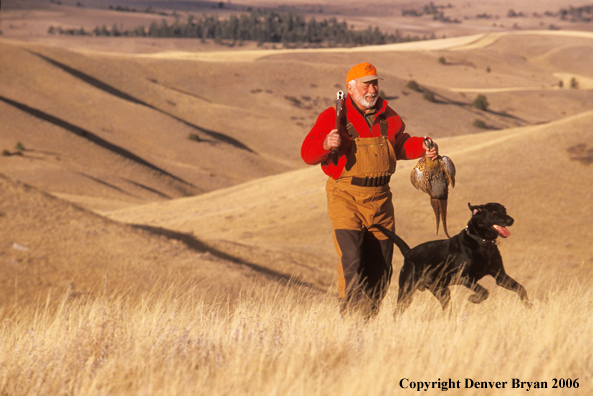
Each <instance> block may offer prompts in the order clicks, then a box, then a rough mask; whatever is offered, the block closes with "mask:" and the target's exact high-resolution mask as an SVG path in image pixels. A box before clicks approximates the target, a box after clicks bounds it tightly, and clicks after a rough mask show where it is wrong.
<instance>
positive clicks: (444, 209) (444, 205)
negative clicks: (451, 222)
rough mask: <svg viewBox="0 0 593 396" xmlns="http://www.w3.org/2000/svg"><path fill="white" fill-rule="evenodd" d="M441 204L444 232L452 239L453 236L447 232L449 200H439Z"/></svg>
mask: <svg viewBox="0 0 593 396" xmlns="http://www.w3.org/2000/svg"><path fill="white" fill-rule="evenodd" d="M439 204H440V213H441V218H442V220H443V230H444V231H445V235H447V237H448V238H451V236H450V235H449V232H448V231H447V200H446V199H441V200H439Z"/></svg>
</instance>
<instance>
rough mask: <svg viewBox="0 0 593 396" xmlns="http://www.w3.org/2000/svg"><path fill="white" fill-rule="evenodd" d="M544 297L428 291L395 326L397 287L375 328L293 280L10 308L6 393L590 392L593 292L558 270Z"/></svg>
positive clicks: (3, 375) (0, 350)
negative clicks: (237, 289) (230, 291)
mask: <svg viewBox="0 0 593 396" xmlns="http://www.w3.org/2000/svg"><path fill="white" fill-rule="evenodd" d="M181 286H182V287H181ZM394 288H395V287H394ZM532 288H533V286H532ZM536 289H538V290H537V291H536V294H537V295H538V296H541V298H538V299H535V300H534V306H533V308H532V309H526V308H525V307H524V306H523V305H522V304H521V303H519V299H518V298H517V296H516V295H515V294H514V293H512V292H509V291H506V290H504V289H501V288H496V287H494V288H493V287H490V290H491V295H490V298H489V299H488V300H486V301H485V302H484V303H482V304H480V305H472V304H471V303H468V302H467V296H468V295H469V291H467V289H464V288H461V287H454V288H453V299H452V309H451V312H450V313H443V311H442V310H441V309H440V305H439V304H438V302H437V301H436V299H434V297H432V296H431V295H429V293H428V292H424V293H418V294H417V295H416V298H415V300H414V302H413V303H412V306H411V307H410V309H409V310H408V311H407V312H406V313H405V314H404V315H403V316H402V317H400V318H399V319H398V320H394V318H393V316H392V312H393V308H394V303H395V301H394V299H395V295H396V293H395V292H394V290H391V292H390V293H389V295H388V297H387V299H386V301H385V303H384V305H383V307H382V310H381V312H380V314H379V315H378V316H377V317H376V318H374V319H373V320H370V321H368V322H365V321H364V320H362V319H361V318H359V317H357V316H348V317H341V316H340V315H339V312H338V311H339V310H338V304H337V300H336V299H335V295H334V294H333V293H328V294H319V293H313V292H311V291H306V290H304V289H303V288H301V287H299V286H291V285H288V286H287V285H277V286H274V287H269V288H255V287H254V288H251V289H249V290H245V291H244V292H243V293H242V294H241V296H240V297H239V298H238V299H237V300H236V301H227V300H226V299H225V298H224V297H220V298H214V297H212V296H214V295H216V285H214V284H210V285H207V284H200V285H195V286H192V287H190V288H189V289H188V288H187V285H175V284H172V285H171V286H170V287H169V288H165V289H159V290H154V291H152V292H150V293H147V294H145V295H143V296H139V297H131V296H130V294H127V295H126V294H122V293H118V292H109V291H105V292H104V293H103V295H101V296H97V297H94V298H91V297H88V298H85V297H84V296H79V297H77V298H72V297H71V296H67V295H65V296H62V297H59V296H58V297H52V296H48V297H47V300H46V301H45V302H44V303H41V304H39V305H38V306H37V307H34V306H31V307H28V308H22V309H20V310H19V311H18V312H16V313H8V311H5V312H4V314H3V322H2V329H1V331H0V362H1V365H0V394H2V395H66V394H67V395H341V396H343V395H391V394H408V393H409V394H415V393H416V392H417V388H418V387H420V388H421V389H424V388H426V387H427V386H428V388H429V389H428V391H429V393H432V394H434V393H435V392H440V391H441V390H445V389H447V388H450V385H452V384H454V385H455V389H453V388H452V387H451V388H450V389H449V390H452V391H454V392H455V393H456V394H458V393H463V394H476V395H488V394H516V393H519V392H521V394H523V392H525V391H526V390H527V384H526V383H524V384H523V388H521V387H519V388H517V387H516V386H517V383H516V382H515V383H513V381H517V380H519V381H523V382H526V381H529V382H532V384H531V388H530V391H531V393H530V394H533V392H534V391H535V392H536V394H545V395H557V394H567V395H583V394H591V390H593V387H592V383H591V377H592V373H593V343H592V342H591V339H592V335H593V333H592V329H593V292H592V290H591V288H590V285H587V284H583V283H581V281H579V280H578V279H576V278H575V279H574V280H563V281H562V282H558V280H557V279H554V278H553V274H552V275H550V276H548V277H547V278H546V279H542V280H539V283H538V284H537V285H536ZM178 290H184V291H182V292H180V291H178ZM514 379H516V380H514ZM554 379H556V382H555V381H554ZM560 379H563V381H560ZM568 379H570V387H568V384H569V381H568ZM470 380H471V381H470ZM457 381H459V382H457ZM472 381H473V382H472ZM534 381H538V383H537V384H535V383H533V382H534ZM420 382H427V383H428V384H422V385H419V383H420ZM496 382H498V386H500V387H501V388H498V389H497V388H496ZM544 382H545V384H546V385H547V389H545V390H544V391H543V392H537V389H534V386H535V385H540V386H541V385H543V383H544ZM489 383H490V384H489ZM476 384H478V385H479V386H480V388H476ZM457 385H459V387H460V388H461V390H458V389H456V387H457ZM468 385H472V387H471V388H467V386H468ZM503 385H504V389H503V388H502V386H503ZM513 385H515V388H513ZM554 385H557V386H560V385H562V386H563V387H558V388H553V386H554ZM491 386H493V387H494V388H490V387H491ZM577 386H578V388H576V387H577ZM433 387H434V388H433ZM484 387H486V388H484ZM443 388H445V389H443Z"/></svg>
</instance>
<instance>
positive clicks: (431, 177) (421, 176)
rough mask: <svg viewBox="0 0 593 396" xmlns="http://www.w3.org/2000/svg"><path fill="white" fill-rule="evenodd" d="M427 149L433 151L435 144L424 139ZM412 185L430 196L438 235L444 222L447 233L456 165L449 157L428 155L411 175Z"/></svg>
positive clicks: (419, 162)
mask: <svg viewBox="0 0 593 396" xmlns="http://www.w3.org/2000/svg"><path fill="white" fill-rule="evenodd" d="M424 144H426V147H428V148H429V149H431V148H432V147H433V146H434V143H433V142H432V140H430V139H424ZM410 180H411V181H412V185H413V186H414V187H416V189H418V190H420V191H424V192H425V193H427V194H428V195H429V196H430V204H431V205H432V209H433V210H434V214H435V216H436V220H437V234H438V233H439V221H440V219H442V220H443V229H444V230H445V234H446V235H447V236H448V237H449V238H451V237H450V236H449V233H448V232H447V198H448V197H449V185H451V187H455V165H454V164H453V161H451V159H450V158H449V157H445V156H440V155H439V156H437V157H436V158H435V159H430V158H428V157H427V156H426V155H425V156H424V157H423V158H421V159H420V161H418V163H417V164H416V166H415V167H414V169H412V174H411V175H410Z"/></svg>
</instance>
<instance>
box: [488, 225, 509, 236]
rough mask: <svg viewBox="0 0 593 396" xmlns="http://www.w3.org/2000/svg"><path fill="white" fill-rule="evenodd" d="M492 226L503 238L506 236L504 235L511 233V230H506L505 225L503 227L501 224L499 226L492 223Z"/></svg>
mask: <svg viewBox="0 0 593 396" xmlns="http://www.w3.org/2000/svg"><path fill="white" fill-rule="evenodd" d="M492 228H494V229H495V230H496V231H497V232H498V233H499V234H500V236H501V237H503V238H506V237H508V236H509V235H511V232H510V231H509V230H507V229H506V228H505V227H503V226H499V225H497V224H494V225H493V226H492Z"/></svg>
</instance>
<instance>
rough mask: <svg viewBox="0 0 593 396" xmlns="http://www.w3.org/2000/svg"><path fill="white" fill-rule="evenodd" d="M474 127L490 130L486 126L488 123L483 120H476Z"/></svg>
mask: <svg viewBox="0 0 593 396" xmlns="http://www.w3.org/2000/svg"><path fill="white" fill-rule="evenodd" d="M473 126H475V127H476V128H481V129H488V125H486V123H485V122H484V121H482V120H475V121H474V123H473Z"/></svg>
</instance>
